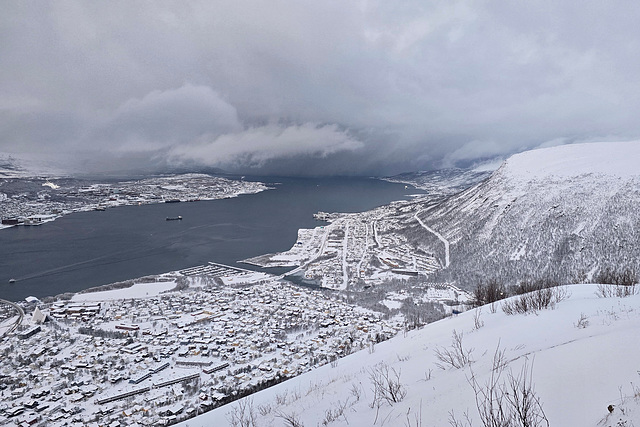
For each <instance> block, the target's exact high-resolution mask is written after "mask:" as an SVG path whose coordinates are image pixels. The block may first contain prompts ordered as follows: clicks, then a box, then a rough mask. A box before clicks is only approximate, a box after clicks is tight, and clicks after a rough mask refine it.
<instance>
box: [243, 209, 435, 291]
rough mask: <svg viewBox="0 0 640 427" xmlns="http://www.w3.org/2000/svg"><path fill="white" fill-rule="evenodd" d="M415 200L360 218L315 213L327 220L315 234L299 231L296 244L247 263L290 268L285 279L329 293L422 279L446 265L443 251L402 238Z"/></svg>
mask: <svg viewBox="0 0 640 427" xmlns="http://www.w3.org/2000/svg"><path fill="white" fill-rule="evenodd" d="M419 206H420V205H419V204H418V203H416V202H415V201H398V202H393V203H391V204H389V205H386V206H382V207H379V208H376V209H373V210H371V211H367V212H361V213H349V214H341V213H331V214H330V213H325V212H318V213H317V214H316V215H315V218H316V219H317V220H319V221H328V223H327V224H326V225H321V226H318V227H315V228H314V229H301V230H299V231H298V240H297V242H296V244H295V245H294V246H293V247H292V248H291V249H290V250H289V251H286V252H282V253H278V254H269V255H263V256H259V257H255V258H251V259H248V260H246V261H245V262H247V263H250V264H256V265H259V266H262V267H275V266H295V267H297V268H296V269H295V270H293V271H292V272H290V274H296V273H299V274H303V275H304V278H305V280H307V281H309V282H310V283H316V284H317V285H319V286H322V287H325V288H331V289H339V290H347V289H354V288H356V289H357V288H358V287H360V288H362V287H363V286H374V285H377V284H381V283H384V282H385V281H388V280H391V279H394V278H397V279H403V278H407V277H419V276H420V277H427V276H429V275H430V274H432V273H433V272H435V271H437V270H439V269H441V268H443V267H445V266H446V254H445V246H444V245H442V244H436V245H434V247H432V246H426V245H427V244H428V242H424V241H420V242H416V241H415V239H414V240H412V239H411V236H410V235H407V229H408V230H410V228H408V227H407V223H408V222H409V223H412V226H413V227H420V223H419V222H418V221H417V219H415V218H414V215H413V214H414V213H416V212H417V209H419Z"/></svg>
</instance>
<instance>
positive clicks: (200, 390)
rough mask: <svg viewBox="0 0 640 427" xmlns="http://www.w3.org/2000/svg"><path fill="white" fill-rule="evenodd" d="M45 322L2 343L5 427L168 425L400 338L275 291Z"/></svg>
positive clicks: (296, 291)
mask: <svg viewBox="0 0 640 427" xmlns="http://www.w3.org/2000/svg"><path fill="white" fill-rule="evenodd" d="M238 274H241V273H238ZM187 280H190V281H191V283H201V281H198V280H196V278H188V279H187ZM38 310H41V311H42V312H43V313H45V314H47V316H48V318H47V321H45V322H44V323H42V324H40V325H23V327H22V329H20V330H17V331H15V332H14V333H12V334H9V335H8V336H7V337H5V339H4V340H3V341H2V342H1V343H0V356H1V357H2V361H3V363H2V366H0V396H1V399H0V402H1V403H0V425H2V423H18V424H19V423H25V422H26V423H28V424H29V423H34V424H38V423H39V425H53V426H55V425H73V424H74V423H77V424H78V425H122V426H124V425H168V424H171V423H173V422H176V421H179V420H181V419H185V418H188V417H191V416H194V415H195V414H196V413H200V412H203V411H206V410H208V409H211V408H213V407H216V406H218V405H220V404H223V403H226V402H228V401H229V400H230V399H232V398H233V396H236V395H238V394H243V393H248V392H253V391H255V390H258V389H260V388H262V387H266V386H268V385H271V384H273V383H275V382H278V381H282V380H284V379H286V378H288V377H291V376H294V375H298V374H300V373H302V372H306V371H308V370H310V369H312V368H313V367H316V366H319V365H322V364H325V363H330V362H332V361H334V360H337V359H338V358H339V357H341V356H343V355H346V354H349V353H350V352H352V351H354V350H357V349H361V348H366V347H368V346H370V345H372V344H373V343H375V342H379V341H382V340H385V339H388V338H390V337H391V336H393V335H395V334H396V333H397V331H398V330H399V329H400V328H401V327H402V321H401V320H400V319H397V320H393V321H390V320H384V319H382V318H381V315H380V314H379V313H375V312H372V311H369V310H365V309H362V308H359V307H356V306H353V305H350V304H347V303H345V302H343V301H342V300H341V299H340V298H339V297H336V296H335V295H334V296H329V295H328V294H326V293H323V292H321V291H319V290H310V289H307V288H302V287H299V286H295V285H292V284H289V283H287V282H281V281H277V280H273V279H272V280H264V281H261V282H259V283H256V284H253V285H244V286H241V287H240V286H222V285H207V286H202V287H190V288H189V289H187V290H183V291H181V292H169V293H164V294H160V295H158V296H153V297H147V298H142V299H121V300H112V301H101V302H100V303H94V302H91V303H80V302H74V301H68V302H56V303H52V304H50V305H48V306H42V305H41V306H39V308H38ZM28 314H29V313H28ZM26 317H27V318H28V317H29V315H27V316H26Z"/></svg>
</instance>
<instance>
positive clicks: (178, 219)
mask: <svg viewBox="0 0 640 427" xmlns="http://www.w3.org/2000/svg"><path fill="white" fill-rule="evenodd" d="M167 221H182V216H168V217H167Z"/></svg>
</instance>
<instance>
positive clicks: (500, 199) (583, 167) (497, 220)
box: [406, 141, 640, 288]
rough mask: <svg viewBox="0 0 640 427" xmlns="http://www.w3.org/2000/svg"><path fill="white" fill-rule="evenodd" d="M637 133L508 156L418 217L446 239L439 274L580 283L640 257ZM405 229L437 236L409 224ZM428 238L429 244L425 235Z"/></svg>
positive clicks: (419, 236) (421, 236)
mask: <svg viewBox="0 0 640 427" xmlns="http://www.w3.org/2000/svg"><path fill="white" fill-rule="evenodd" d="M638 159H640V142H638V141H635V142H606V143H591V144H575V145H564V146H558V147H552V148H545V149H539V150H533V151H528V152H524V153H521V154H517V155H514V156H512V157H511V158H509V159H508V160H507V161H505V163H504V164H503V165H502V166H501V167H500V168H499V169H498V170H497V171H496V172H494V173H493V174H492V175H491V177H490V178H489V179H487V180H486V181H483V182H481V183H480V184H477V185H476V186H473V187H471V188H469V189H467V190H465V191H463V192H461V193H459V194H457V195H455V196H453V197H450V198H448V199H447V200H445V201H444V202H441V203H438V204H431V205H430V206H425V207H424V209H423V210H422V211H421V212H420V213H419V217H420V219H421V220H422V221H423V222H424V223H425V224H426V225H428V226H429V227H431V228H432V229H434V230H436V231H437V232H439V233H440V234H441V235H442V236H444V238H445V239H447V240H448V241H449V243H450V260H451V263H450V267H449V268H447V269H445V270H443V271H441V273H440V274H439V276H438V277H437V279H438V280H444V281H456V282H457V283H458V285H459V286H461V287H463V288H464V287H466V288H472V287H474V286H475V285H476V284H477V283H478V282H481V281H486V280H488V279H492V278H495V279H499V280H503V281H507V282H515V281H519V280H523V279H532V280H533V279H541V278H545V279H554V280H559V281H561V282H565V283H566V282H576V281H577V282H581V281H584V280H589V279H591V278H592V277H593V276H594V275H595V274H597V273H598V271H601V270H603V269H604V270H606V269H609V270H612V271H616V272H622V271H625V270H629V271H637V266H638V265H640V250H639V249H638V242H640V229H639V228H638V224H639V223H640V209H638V206H640V168H639V167H638ZM406 233H407V234H410V235H412V236H413V238H414V239H415V240H416V241H424V242H428V244H429V245H430V246H431V247H433V249H434V251H436V252H437V251H439V250H440V249H442V248H440V246H441V243H440V242H438V240H436V239H434V238H433V236H432V235H430V234H429V233H426V232H425V231H424V229H423V228H422V227H419V226H417V225H415V224H412V225H411V226H410V227H409V228H408V230H406ZM429 242H430V243H429Z"/></svg>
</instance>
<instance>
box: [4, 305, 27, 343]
mask: <svg viewBox="0 0 640 427" xmlns="http://www.w3.org/2000/svg"><path fill="white" fill-rule="evenodd" d="M0 303H5V304H9V305H10V306H13V308H15V309H16V311H17V312H18V320H16V323H14V324H13V326H11V327H10V328H9V329H7V330H6V331H5V332H4V334H2V336H3V337H4V336H5V335H9V334H10V333H11V332H13V331H15V330H16V328H17V327H18V326H19V325H20V324H21V323H22V320H23V319H24V311H23V310H22V307H20V306H19V305H18V304H16V303H15V302H11V301H7V300H4V299H0Z"/></svg>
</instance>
